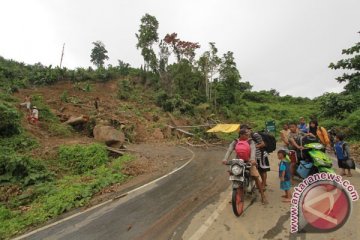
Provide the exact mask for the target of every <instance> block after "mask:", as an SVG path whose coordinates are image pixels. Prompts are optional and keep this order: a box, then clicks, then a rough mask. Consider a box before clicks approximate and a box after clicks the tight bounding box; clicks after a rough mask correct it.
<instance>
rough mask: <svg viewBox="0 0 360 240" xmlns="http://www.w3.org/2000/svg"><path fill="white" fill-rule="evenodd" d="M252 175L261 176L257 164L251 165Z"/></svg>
mask: <svg viewBox="0 0 360 240" xmlns="http://www.w3.org/2000/svg"><path fill="white" fill-rule="evenodd" d="M250 176H252V177H259V176H260V174H259V171H258V170H257V168H256V166H255V165H252V166H251V167H250Z"/></svg>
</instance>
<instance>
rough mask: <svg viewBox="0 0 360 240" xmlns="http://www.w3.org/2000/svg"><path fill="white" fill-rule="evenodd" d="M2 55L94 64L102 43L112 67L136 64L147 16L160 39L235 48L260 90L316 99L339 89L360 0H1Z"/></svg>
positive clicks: (246, 76) (245, 75) (359, 20)
mask: <svg viewBox="0 0 360 240" xmlns="http://www.w3.org/2000/svg"><path fill="white" fill-rule="evenodd" d="M0 3H1V8H0V23H1V36H0V55H1V56H3V57H5V58H11V59H14V60H17V61H21V62H25V63H31V64H32V63H36V62H41V63H43V64H45V65H49V64H52V65H53V66H56V65H59V62H60V55H61V49H62V45H63V43H65V44H66V45H65V55H64V61H63V65H64V66H66V67H68V68H76V67H88V66H91V63H90V52H91V49H92V47H93V45H92V42H94V41H97V40H100V41H102V42H103V43H104V44H105V46H106V49H107V50H108V52H109V54H108V55H109V57H110V59H109V61H108V62H107V63H108V64H109V63H110V64H113V65H117V60H118V59H121V60H123V61H125V62H128V63H130V64H131V65H132V66H134V67H139V66H140V65H141V63H142V62H143V61H142V57H141V55H140V51H139V50H137V49H136V47H135V45H136V42H137V39H136V37H135V33H136V32H137V31H138V29H139V24H140V19H141V17H142V16H143V15H144V14H145V13H149V14H151V15H153V16H155V17H156V18H157V20H158V21H159V37H160V38H163V37H164V36H165V35H166V33H172V32H176V33H178V37H180V38H181V39H183V40H187V41H193V42H198V43H200V45H201V46H202V47H201V49H200V50H198V51H197V53H198V56H199V55H200V54H201V53H202V52H203V51H205V50H207V48H208V42H215V43H216V46H217V47H218V49H219V52H220V53H221V55H222V54H223V53H224V52H226V51H233V52H234V55H235V59H236V63H237V66H238V69H239V71H240V74H241V76H242V79H243V80H244V81H249V82H250V83H251V84H252V85H253V86H254V90H262V89H266V90H269V89H271V88H275V89H277V90H278V91H280V93H281V95H286V94H290V95H294V96H306V97H315V96H319V95H321V94H323V93H324V92H333V91H334V92H339V91H341V90H342V86H341V85H340V84H338V83H337V82H336V80H335V79H334V78H335V77H336V76H338V75H340V72H339V71H334V70H331V69H329V68H328V65H329V63H330V62H334V61H337V60H339V59H341V58H342V55H341V50H342V49H344V48H348V47H351V46H353V45H354V43H356V42H358V41H359V37H360V35H359V34H358V33H357V32H358V31H360V1H359V0H297V1H294V0H223V1H214V0H178V1H173V0H141V1H140V0H101V1H100V0H22V1H21V0H0Z"/></svg>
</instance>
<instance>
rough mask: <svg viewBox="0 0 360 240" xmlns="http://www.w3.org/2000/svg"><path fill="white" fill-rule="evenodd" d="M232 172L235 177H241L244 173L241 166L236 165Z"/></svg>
mask: <svg viewBox="0 0 360 240" xmlns="http://www.w3.org/2000/svg"><path fill="white" fill-rule="evenodd" d="M231 172H232V174H234V175H240V174H241V173H242V167H240V166H239V165H237V164H235V165H234V166H232V167H231Z"/></svg>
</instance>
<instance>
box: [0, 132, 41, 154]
mask: <svg viewBox="0 0 360 240" xmlns="http://www.w3.org/2000/svg"><path fill="white" fill-rule="evenodd" d="M36 146H38V143H37V141H36V140H35V139H34V138H32V137H30V136H29V135H27V134H17V135H13V136H11V137H2V138H0V149H1V148H8V149H11V150H12V151H16V152H29V150H31V149H33V148H34V147H36Z"/></svg>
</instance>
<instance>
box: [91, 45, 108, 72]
mask: <svg viewBox="0 0 360 240" xmlns="http://www.w3.org/2000/svg"><path fill="white" fill-rule="evenodd" d="M93 44H94V48H93V49H92V50H91V55H90V57H91V59H90V61H91V62H92V63H93V64H94V65H95V66H97V67H98V68H99V67H102V66H103V65H104V61H105V60H107V59H109V57H108V55H107V52H108V51H107V50H106V48H105V45H104V43H102V42H101V41H96V42H93Z"/></svg>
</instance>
